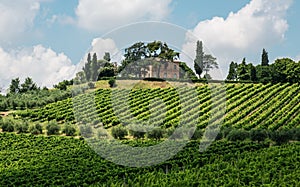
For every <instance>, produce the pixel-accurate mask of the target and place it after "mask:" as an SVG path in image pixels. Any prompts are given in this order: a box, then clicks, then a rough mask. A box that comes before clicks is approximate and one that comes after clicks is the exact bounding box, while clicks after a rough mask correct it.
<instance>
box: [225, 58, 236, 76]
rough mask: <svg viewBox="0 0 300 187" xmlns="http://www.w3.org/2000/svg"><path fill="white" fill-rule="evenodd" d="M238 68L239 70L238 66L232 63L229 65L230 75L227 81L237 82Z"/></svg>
mask: <svg viewBox="0 0 300 187" xmlns="http://www.w3.org/2000/svg"><path fill="white" fill-rule="evenodd" d="M237 68H238V64H237V63H235V62H233V61H232V62H231V63H230V65H229V73H228V75H227V78H226V80H233V81H235V80H237V78H238V73H237Z"/></svg>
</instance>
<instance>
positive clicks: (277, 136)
mask: <svg viewBox="0 0 300 187" xmlns="http://www.w3.org/2000/svg"><path fill="white" fill-rule="evenodd" d="M270 138H271V140H273V141H275V142H276V144H278V145H281V144H285V143H287V142H288V141H289V140H291V139H292V138H293V134H292V133H291V131H289V130H281V131H274V132H271V135H270Z"/></svg>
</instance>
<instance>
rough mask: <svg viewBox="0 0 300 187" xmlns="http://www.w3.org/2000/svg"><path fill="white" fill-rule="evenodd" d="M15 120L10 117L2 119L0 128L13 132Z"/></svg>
mask: <svg viewBox="0 0 300 187" xmlns="http://www.w3.org/2000/svg"><path fill="white" fill-rule="evenodd" d="M14 125H15V122H14V121H13V120H11V119H6V120H3V121H2V124H1V128H2V131H3V132H14Z"/></svg>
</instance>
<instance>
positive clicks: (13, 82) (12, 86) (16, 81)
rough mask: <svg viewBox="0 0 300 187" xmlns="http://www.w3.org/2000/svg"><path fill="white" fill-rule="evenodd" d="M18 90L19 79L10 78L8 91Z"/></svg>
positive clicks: (12, 92) (14, 91)
mask: <svg viewBox="0 0 300 187" xmlns="http://www.w3.org/2000/svg"><path fill="white" fill-rule="evenodd" d="M19 92H20V79H19V77H18V78H15V79H12V80H11V83H10V86H9V93H11V94H16V93H19Z"/></svg>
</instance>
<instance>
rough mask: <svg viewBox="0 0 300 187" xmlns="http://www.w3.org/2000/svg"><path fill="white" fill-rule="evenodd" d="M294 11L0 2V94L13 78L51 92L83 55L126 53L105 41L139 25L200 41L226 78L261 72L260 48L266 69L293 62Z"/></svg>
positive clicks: (253, 1)
mask: <svg viewBox="0 0 300 187" xmlns="http://www.w3.org/2000/svg"><path fill="white" fill-rule="evenodd" d="M299 9H300V2H299V1H296V0H294V1H292V0H239V1H236V0H222V1H220V0H210V1H204V0H136V1H133V0H110V1H107V0H67V1H61V0H15V1H10V0H1V1H0V87H7V85H8V84H9V81H10V80H11V79H12V78H15V77H20V78H21V79H24V78H25V77H26V76H31V77H33V79H34V80H35V81H36V82H37V83H38V84H40V86H48V87H51V86H52V85H53V84H55V83H57V82H58V81H61V80H63V79H69V78H71V77H72V76H74V73H75V72H76V70H78V69H80V66H79V65H78V63H79V62H80V60H81V59H82V58H84V57H85V55H86V53H87V52H88V50H91V51H94V52H97V53H99V56H101V55H102V53H103V52H105V51H109V52H112V53H113V52H119V51H121V50H122V48H124V45H123V46H118V44H119V43H120V41H116V40H120V39H119V37H116V38H109V37H110V36H112V35H111V34H108V35H105V34H106V33H108V32H109V31H111V30H113V29H116V28H119V27H121V26H124V25H128V24H131V23H136V22H142V21H163V22H167V23H171V24H175V25H178V26H180V27H182V28H183V29H186V30H189V31H190V33H192V34H193V36H195V37H197V38H201V40H203V41H204V45H205V47H206V48H207V49H208V50H207V52H208V51H209V52H210V53H212V54H213V55H215V56H216V57H217V59H218V62H219V64H220V67H221V71H222V72H223V77H224V75H225V76H226V74H227V67H228V64H229V63H230V62H231V61H238V62H239V61H241V59H242V58H243V57H246V59H247V61H248V62H252V63H254V64H258V63H259V62H260V55H261V51H262V48H266V49H267V51H268V52H269V58H270V60H271V61H273V60H274V59H276V58H279V57H290V58H293V59H295V60H297V61H298V60H300V49H299V47H298V44H299V43H300V38H299V36H298V33H300V24H299V22H298V21H297V20H298V18H299V17H300V13H299V11H297V10H299ZM129 27H132V26H129ZM140 27H141V26H140ZM133 28H134V29H137V31H136V33H134V31H132V32H131V33H129V35H130V34H131V35H132V36H135V35H137V32H140V30H139V29H142V28H136V27H134V26H133V27H132V29H133ZM165 29H168V28H165ZM169 29H176V27H172V28H171V27H170V28H169ZM179 30H180V29H179ZM115 32H117V31H115ZM143 32H146V31H143ZM147 32H151V31H149V30H148V31H147ZM180 32H183V30H180ZM167 33H168V34H165V35H170V34H172V33H173V35H174V38H176V37H177V38H178V37H181V38H178V40H179V41H182V44H176V45H178V46H175V47H176V48H177V49H179V50H180V49H181V50H182V51H184V52H185V53H187V54H188V55H189V56H190V57H193V56H194V50H195V41H194V39H192V40H191V39H188V38H185V37H184V36H185V35H184V34H183V35H180V36H179V35H178V36H177V35H176V34H175V33H176V32H173V31H168V32H167ZM117 34H119V35H120V34H121V35H122V33H120V32H119V33H118V32H117ZM146 34H147V33H146ZM123 35H125V34H124V33H123ZM108 36H109V37H108ZM127 36H128V35H125V36H124V38H126V37H127ZM162 38H163V37H162ZM124 42H126V40H125V41H124ZM124 42H123V43H124ZM129 44H130V42H129V43H128V45H129ZM182 59H183V60H186V59H187V58H185V57H184V56H183V57H182ZM186 61H188V60H186ZM188 64H190V65H191V62H188Z"/></svg>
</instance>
